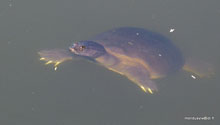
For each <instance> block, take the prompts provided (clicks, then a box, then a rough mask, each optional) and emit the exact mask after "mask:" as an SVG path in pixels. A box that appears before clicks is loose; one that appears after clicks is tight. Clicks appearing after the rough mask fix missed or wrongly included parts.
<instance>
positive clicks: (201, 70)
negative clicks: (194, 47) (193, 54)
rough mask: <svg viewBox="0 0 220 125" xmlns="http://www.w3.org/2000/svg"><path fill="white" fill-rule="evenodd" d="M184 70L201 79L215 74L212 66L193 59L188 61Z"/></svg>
mask: <svg viewBox="0 0 220 125" xmlns="http://www.w3.org/2000/svg"><path fill="white" fill-rule="evenodd" d="M183 70H185V71H187V72H191V73H193V74H195V75H197V76H199V77H200V78H203V77H211V76H212V75H214V74H215V72H214V68H213V65H212V64H210V63H207V62H203V61H198V60H193V59H187V60H186V62H185V65H184V66H183Z"/></svg>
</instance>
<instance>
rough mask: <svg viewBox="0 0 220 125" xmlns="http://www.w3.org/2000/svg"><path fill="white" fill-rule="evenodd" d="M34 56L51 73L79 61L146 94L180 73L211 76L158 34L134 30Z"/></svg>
mask: <svg viewBox="0 0 220 125" xmlns="http://www.w3.org/2000/svg"><path fill="white" fill-rule="evenodd" d="M38 54H39V55H40V60H44V61H46V63H45V64H50V63H53V64H54V69H55V70H57V66H58V65H59V64H60V63H62V62H64V61H67V60H72V59H73V58H75V57H82V58H84V59H86V60H90V61H92V62H95V63H98V64H100V65H102V66H104V67H106V68H107V69H109V70H111V71H113V72H116V73H119V74H121V75H123V76H125V77H127V78H128V79H129V80H131V81H132V82H133V83H135V84H137V85H138V86H139V87H140V88H141V89H142V90H143V91H144V92H146V93H150V94H153V93H155V92H157V91H158V87H157V85H156V84H155V82H154V79H158V78H163V77H166V76H167V75H169V74H174V73H176V72H178V71H180V70H182V69H183V70H185V71H189V72H192V73H195V74H196V75H198V76H200V77H203V76H207V75H208V74H210V72H212V71H210V70H207V68H204V67H203V66H197V64H198V63H194V61H186V59H185V58H184V56H183V54H182V52H181V50H180V49H179V48H178V47H177V46H176V45H174V43H173V42H172V41H171V40H170V39H168V38H167V37H165V36H163V35H162V34H160V33H157V32H154V31H150V30H147V29H143V28H136V27H119V28H114V29H111V30H108V31H105V32H103V33H100V34H98V35H95V36H93V37H91V38H90V39H88V40H81V41H76V42H73V43H72V44H71V45H70V46H69V47H68V48H66V49H49V50H41V51H39V52H38ZM203 69H205V70H203Z"/></svg>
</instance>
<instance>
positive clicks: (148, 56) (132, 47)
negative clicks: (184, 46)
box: [90, 27, 184, 78]
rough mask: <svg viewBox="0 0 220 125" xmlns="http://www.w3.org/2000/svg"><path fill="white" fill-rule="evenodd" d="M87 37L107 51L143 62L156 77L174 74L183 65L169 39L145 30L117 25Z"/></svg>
mask: <svg viewBox="0 0 220 125" xmlns="http://www.w3.org/2000/svg"><path fill="white" fill-rule="evenodd" d="M90 40H93V41H95V42H98V43H100V44H102V45H103V46H104V47H105V49H106V50H107V52H109V53H114V54H118V55H125V56H127V57H130V58H135V59H139V60H141V61H143V62H144V63H146V65H147V66H148V67H149V68H150V70H151V71H152V72H151V73H153V74H152V76H155V78H157V77H162V76H165V75H167V74H170V73H174V72H176V71H178V70H180V69H181V68H182V67H183V65H184V58H183V56H182V54H181V51H180V50H179V49H178V48H177V47H176V46H175V45H174V44H173V43H172V42H171V41H170V40H169V39H168V38H166V37H164V36H162V35H161V34H158V33H155V32H152V31H148V30H146V29H141V28H133V27H122V28H116V29H113V30H109V31H106V32H103V33H101V34H98V35H96V36H95V37H93V38H91V39H90ZM118 58H120V57H118Z"/></svg>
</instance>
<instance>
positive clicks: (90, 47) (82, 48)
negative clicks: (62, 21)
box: [69, 41, 106, 58]
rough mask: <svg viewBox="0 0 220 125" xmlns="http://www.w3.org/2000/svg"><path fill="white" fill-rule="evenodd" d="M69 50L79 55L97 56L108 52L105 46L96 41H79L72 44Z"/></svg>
mask: <svg viewBox="0 0 220 125" xmlns="http://www.w3.org/2000/svg"><path fill="white" fill-rule="evenodd" d="M69 50H70V51H71V52H72V53H74V54H76V55H79V56H85V57H90V58H97V57H100V56H102V55H104V54H105V53H106V50H105V48H104V46H102V45H101V44H99V43H96V42H94V41H79V42H75V43H73V44H72V46H70V47H69Z"/></svg>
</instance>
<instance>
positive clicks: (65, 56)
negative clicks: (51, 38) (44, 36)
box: [38, 49, 72, 70]
mask: <svg viewBox="0 0 220 125" xmlns="http://www.w3.org/2000/svg"><path fill="white" fill-rule="evenodd" d="M38 54H39V55H40V60H43V61H45V62H46V63H45V65H48V64H54V70H57V66H58V65H59V64H60V63H62V62H64V61H67V60H71V59H72V56H71V54H70V53H69V52H68V51H67V50H63V49H53V50H42V51H39V52H38Z"/></svg>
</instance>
